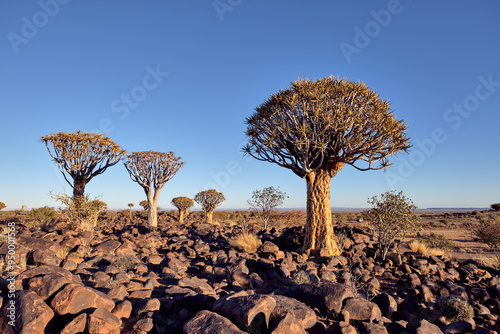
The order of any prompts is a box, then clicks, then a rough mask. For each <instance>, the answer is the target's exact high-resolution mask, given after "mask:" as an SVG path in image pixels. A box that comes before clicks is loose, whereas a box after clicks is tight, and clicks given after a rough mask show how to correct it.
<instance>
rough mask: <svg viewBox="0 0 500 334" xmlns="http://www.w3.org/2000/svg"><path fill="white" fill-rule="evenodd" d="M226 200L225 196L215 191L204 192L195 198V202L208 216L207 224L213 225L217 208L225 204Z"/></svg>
mask: <svg viewBox="0 0 500 334" xmlns="http://www.w3.org/2000/svg"><path fill="white" fill-rule="evenodd" d="M225 199H226V198H225V197H224V194H223V193H220V192H218V191H217V190H215V189H208V190H203V191H200V192H199V193H197V194H196V195H195V196H194V200H195V202H196V203H198V204H199V205H200V206H201V207H202V208H203V211H205V214H206V215H207V223H212V217H213V213H214V210H215V208H216V207H218V206H219V205H220V204H221V203H222V202H224V200H225Z"/></svg>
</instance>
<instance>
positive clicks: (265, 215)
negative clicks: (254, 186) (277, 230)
mask: <svg viewBox="0 0 500 334" xmlns="http://www.w3.org/2000/svg"><path fill="white" fill-rule="evenodd" d="M285 197H286V193H285V192H283V191H280V190H279V187H278V188H274V187H267V188H264V189H262V190H255V191H254V192H253V194H252V199H250V200H248V201H247V202H248V205H250V209H256V210H260V212H261V217H262V221H263V222H264V229H266V230H267V223H268V221H269V217H271V213H272V211H273V209H274V208H275V207H277V206H280V205H282V204H283V201H284V200H285Z"/></svg>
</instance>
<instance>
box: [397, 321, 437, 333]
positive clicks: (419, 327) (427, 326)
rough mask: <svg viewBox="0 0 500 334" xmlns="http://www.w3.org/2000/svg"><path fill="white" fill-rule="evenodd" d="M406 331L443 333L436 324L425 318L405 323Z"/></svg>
mask: <svg viewBox="0 0 500 334" xmlns="http://www.w3.org/2000/svg"><path fill="white" fill-rule="evenodd" d="M406 331H407V332H408V333H409V334H443V332H442V331H441V330H440V329H439V327H438V326H436V325H434V324H431V323H430V322H428V321H427V320H425V319H419V320H415V321H411V322H410V323H408V325H406Z"/></svg>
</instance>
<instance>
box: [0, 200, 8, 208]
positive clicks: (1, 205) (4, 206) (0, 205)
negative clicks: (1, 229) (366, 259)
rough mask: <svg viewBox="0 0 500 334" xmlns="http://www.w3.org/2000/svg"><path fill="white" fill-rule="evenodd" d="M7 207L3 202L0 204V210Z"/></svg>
mask: <svg viewBox="0 0 500 334" xmlns="http://www.w3.org/2000/svg"><path fill="white" fill-rule="evenodd" d="M6 207H7V205H5V203H4V202H0V210H3V209H5V208H6Z"/></svg>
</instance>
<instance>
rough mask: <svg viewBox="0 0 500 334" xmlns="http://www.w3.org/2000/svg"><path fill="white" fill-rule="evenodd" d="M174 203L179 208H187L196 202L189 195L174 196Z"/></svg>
mask: <svg viewBox="0 0 500 334" xmlns="http://www.w3.org/2000/svg"><path fill="white" fill-rule="evenodd" d="M172 205H173V206H175V207H176V208H177V209H179V210H186V209H188V208H190V207H192V206H193V205H194V202H193V200H192V199H191V198H189V197H184V196H182V197H175V198H172Z"/></svg>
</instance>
